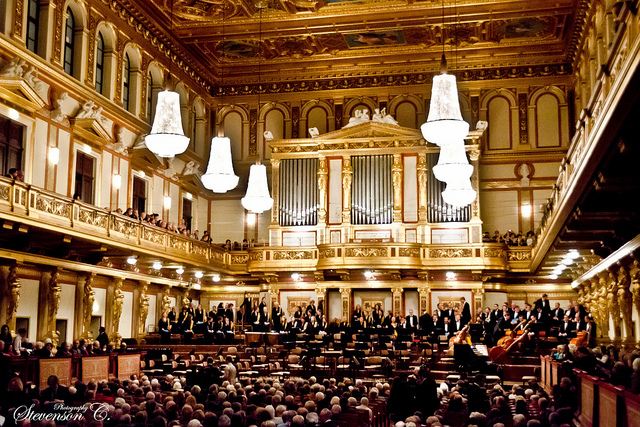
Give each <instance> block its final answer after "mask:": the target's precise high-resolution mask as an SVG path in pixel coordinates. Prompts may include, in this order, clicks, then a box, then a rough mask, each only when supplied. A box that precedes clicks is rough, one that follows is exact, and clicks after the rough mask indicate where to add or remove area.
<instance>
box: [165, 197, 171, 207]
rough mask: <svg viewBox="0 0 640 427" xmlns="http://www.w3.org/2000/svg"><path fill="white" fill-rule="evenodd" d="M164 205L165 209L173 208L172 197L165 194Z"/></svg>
mask: <svg viewBox="0 0 640 427" xmlns="http://www.w3.org/2000/svg"><path fill="white" fill-rule="evenodd" d="M163 205H164V208H165V209H171V197H169V196H164V199H163Z"/></svg>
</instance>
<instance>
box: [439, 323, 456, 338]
mask: <svg viewBox="0 0 640 427" xmlns="http://www.w3.org/2000/svg"><path fill="white" fill-rule="evenodd" d="M442 331H443V332H442V334H443V335H446V337H447V339H448V338H451V337H452V336H453V335H454V334H455V333H456V326H455V324H453V323H445V324H443V325H442Z"/></svg>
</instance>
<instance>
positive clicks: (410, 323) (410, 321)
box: [407, 308, 418, 330]
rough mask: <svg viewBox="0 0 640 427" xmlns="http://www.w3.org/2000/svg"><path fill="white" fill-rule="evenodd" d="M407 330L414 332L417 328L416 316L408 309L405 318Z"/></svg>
mask: <svg viewBox="0 0 640 427" xmlns="http://www.w3.org/2000/svg"><path fill="white" fill-rule="evenodd" d="M407 328H408V329H411V330H416V329H417V328H418V316H416V315H415V314H413V309H412V308H410V309H409V315H408V316H407Z"/></svg>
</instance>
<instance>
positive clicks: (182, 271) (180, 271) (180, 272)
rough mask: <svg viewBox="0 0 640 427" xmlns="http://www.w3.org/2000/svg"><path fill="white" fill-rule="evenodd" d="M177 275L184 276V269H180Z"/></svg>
mask: <svg viewBox="0 0 640 427" xmlns="http://www.w3.org/2000/svg"><path fill="white" fill-rule="evenodd" d="M176 273H178V275H180V276H182V274H183V273H184V268H182V267H178V269H177V270H176Z"/></svg>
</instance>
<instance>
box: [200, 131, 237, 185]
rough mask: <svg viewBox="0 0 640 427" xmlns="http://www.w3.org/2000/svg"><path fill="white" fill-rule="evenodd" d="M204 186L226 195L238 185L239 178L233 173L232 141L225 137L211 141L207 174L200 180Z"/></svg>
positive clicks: (217, 137) (218, 137)
mask: <svg viewBox="0 0 640 427" xmlns="http://www.w3.org/2000/svg"><path fill="white" fill-rule="evenodd" d="M200 179H201V180H202V185H204V186H205V188H207V189H209V190H211V191H213V192H214V193H226V192H227V191H229V190H233V189H234V188H236V186H237V185H238V176H237V175H236V174H235V173H234V171H233V161H232V160H231V140H230V139H229V138H227V137H224V136H216V137H214V138H213V139H211V152H210V154H209V165H208V166H207V172H205V174H204V175H202V177H201V178H200Z"/></svg>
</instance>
